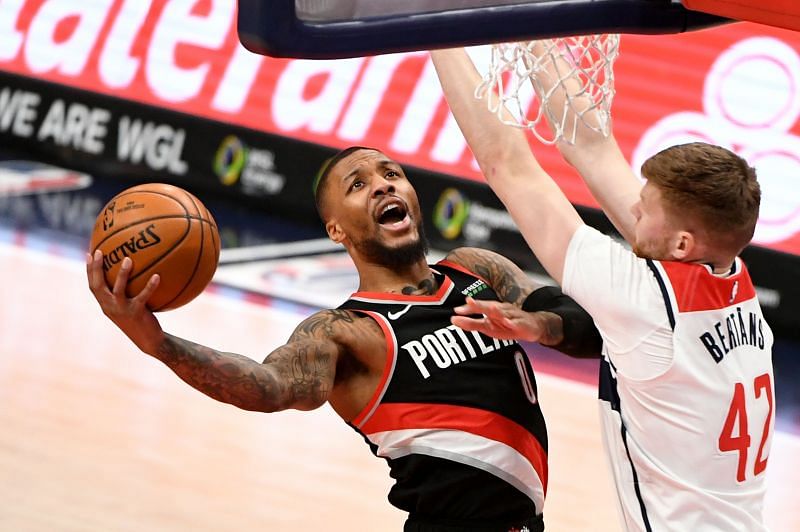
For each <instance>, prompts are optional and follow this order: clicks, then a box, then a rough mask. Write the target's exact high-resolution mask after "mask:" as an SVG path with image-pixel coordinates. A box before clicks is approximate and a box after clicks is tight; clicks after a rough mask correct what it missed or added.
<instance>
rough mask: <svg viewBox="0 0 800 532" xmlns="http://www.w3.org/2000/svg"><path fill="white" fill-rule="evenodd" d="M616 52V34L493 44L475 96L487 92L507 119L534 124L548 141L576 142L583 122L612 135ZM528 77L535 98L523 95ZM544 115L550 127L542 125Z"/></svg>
mask: <svg viewBox="0 0 800 532" xmlns="http://www.w3.org/2000/svg"><path fill="white" fill-rule="evenodd" d="M618 55H619V35H616V34H604V35H582V36H574V37H561V38H555V39H545V40H540V41H531V42H525V43H506V44H495V45H493V46H492V59H491V65H490V68H489V71H488V72H487V74H486V75H485V76H484V77H483V82H482V83H481V84H480V85H479V86H478V87H477V89H476V90H475V96H476V97H477V98H484V97H485V98H486V100H487V103H488V106H489V109H490V110H491V111H492V112H493V113H495V114H497V116H498V117H499V118H500V120H502V121H503V122H504V123H506V124H509V125H512V126H517V127H524V128H528V129H530V130H531V131H532V132H533V134H534V135H535V136H536V138H538V139H539V140H540V141H541V142H543V143H545V144H555V143H556V142H558V141H559V140H565V141H566V142H569V143H574V142H575V135H576V133H577V131H578V126H579V125H581V124H582V125H585V126H587V127H589V128H591V129H592V130H594V131H598V132H600V133H602V134H603V135H605V136H608V134H609V131H610V125H611V102H612V100H613V99H614V70H613V66H614V61H615V60H616V58H617V56H618ZM529 81H530V83H531V84H532V85H533V89H534V91H535V93H536V98H534V99H533V100H531V99H530V98H527V97H525V96H523V95H524V93H525V91H524V90H523V89H524V86H525V84H526V83H527V82H529ZM504 108H506V109H508V110H509V111H510V112H511V113H512V114H513V115H515V116H514V118H513V119H510V118H507V114H506V113H505V112H504ZM543 118H544V119H546V121H547V122H549V126H550V127H547V124H544V125H541V123H542V119H543Z"/></svg>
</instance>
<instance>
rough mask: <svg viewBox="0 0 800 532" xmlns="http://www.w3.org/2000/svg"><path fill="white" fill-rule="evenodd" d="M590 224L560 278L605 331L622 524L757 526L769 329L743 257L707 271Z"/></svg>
mask: <svg viewBox="0 0 800 532" xmlns="http://www.w3.org/2000/svg"><path fill="white" fill-rule="evenodd" d="M594 233H595V232H594V231H591V232H590V231H587V230H580V231H579V234H576V239H573V242H572V244H571V245H570V253H569V254H568V257H567V265H566V266H565V275H564V277H565V279H564V288H565V292H566V293H568V294H570V295H572V297H574V298H575V299H576V300H577V301H578V302H579V303H581V305H584V303H585V302H587V301H588V303H587V304H586V305H584V306H585V307H586V308H587V310H588V311H589V312H590V314H592V316H593V317H595V319H596V321H597V324H598V328H599V329H600V331H601V333H602V334H603V337H604V340H605V346H604V354H605V359H604V360H603V361H602V363H601V377H600V410H601V418H602V425H603V430H604V443H605V446H606V450H607V452H608V455H609V458H610V463H611V468H612V473H613V476H614V481H615V484H616V487H617V493H618V497H619V504H620V510H621V513H622V518H623V522H624V524H625V527H626V529H627V530H643V531H645V530H646V531H650V530H653V531H663V530H677V531H692V532H700V531H709V532H710V531H726V532H727V531H742V532H756V531H760V530H766V528H765V527H764V524H763V519H762V513H763V501H764V491H765V482H764V480H765V469H766V465H767V461H768V458H769V450H770V443H771V436H772V431H773V426H774V414H775V402H774V386H773V373H772V356H771V353H772V333H771V331H770V329H769V327H768V325H767V323H766V322H765V321H764V318H763V315H762V313H761V309H760V307H759V304H758V300H757V298H756V293H755V289H754V287H753V284H752V282H751V280H750V276H749V275H748V273H747V270H746V268H745V267H744V264H743V263H742V262H741V261H740V260H739V259H737V260H736V262H735V266H734V269H733V271H732V273H731V274H729V275H728V276H726V277H718V276H715V275H714V274H713V273H712V272H711V271H710V269H709V268H708V267H706V266H703V265H697V264H685V263H675V262H658V261H646V260H643V259H639V258H637V257H635V255H633V254H632V253H631V252H630V251H628V250H626V249H624V248H622V247H621V246H620V245H619V244H616V243H614V242H613V241H611V240H610V239H608V237H604V236H603V235H599V233H597V234H594ZM598 235H599V236H598ZM587 258H588V259H589V261H590V262H591V264H585V263H584V261H587ZM601 283H607V284H605V287H604V288H594V287H597V286H598V285H599V284H601ZM609 287H613V289H614V291H615V293H616V296H614V295H613V294H609V293H608V292H607V291H608V289H609ZM609 297H612V298H614V299H615V300H614V302H613V303H608V301H609V299H602V298H609ZM658 304H660V308H659V307H658ZM604 308H605V309H606V314H605V315H603V309H604ZM626 309H627V311H626Z"/></svg>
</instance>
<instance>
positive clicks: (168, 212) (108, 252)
mask: <svg viewBox="0 0 800 532" xmlns="http://www.w3.org/2000/svg"><path fill="white" fill-rule="evenodd" d="M97 249H99V250H100V251H101V252H102V253H103V272H104V274H105V279H106V283H107V284H108V286H109V287H113V286H114V281H115V280H116V278H117V274H118V273H119V270H120V266H121V265H122V259H124V258H125V257H130V258H131V260H132V261H133V268H132V269H131V272H130V277H129V279H128V286H127V289H126V293H127V295H128V297H133V296H135V295H136V294H138V293H139V292H141V291H142V289H143V288H144V287H145V285H146V284H147V281H148V280H149V279H150V277H151V276H152V275H153V274H155V273H157V274H158V275H159V276H160V277H161V279H160V282H159V285H158V288H157V289H156V291H155V293H154V294H153V296H152V297H151V298H150V300H149V301H148V304H147V306H148V308H150V310H152V311H154V312H157V311H162V310H171V309H175V308H178V307H180V306H182V305H185V304H186V303H188V302H189V301H191V300H192V299H194V298H195V297H197V296H198V295H199V294H200V292H202V291H203V290H204V289H205V287H206V286H208V283H209V282H211V278H212V277H213V276H214V272H215V271H216V269H217V264H218V262H219V250H220V242H219V231H218V230H217V224H216V222H215V221H214V218H213V217H212V216H211V213H210V212H208V209H206V208H205V206H204V205H203V204H202V203H201V202H200V200H198V199H197V198H196V197H195V196H193V195H192V194H190V193H189V192H187V191H185V190H183V189H181V188H178V187H175V186H172V185H166V184H161V183H150V184H145V185H139V186H135V187H131V188H129V189H127V190H124V191H122V192H120V193H119V194H117V195H116V196H114V197H113V198H111V200H110V201H109V202H108V203H107V204H106V206H105V207H104V208H103V210H102V211H101V212H100V214H99V215H98V216H97V220H96V221H95V224H94V230H93V232H92V238H91V243H90V247H89V251H90V253H92V254H94V252H95V250H97Z"/></svg>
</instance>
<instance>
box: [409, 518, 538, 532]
mask: <svg viewBox="0 0 800 532" xmlns="http://www.w3.org/2000/svg"><path fill="white" fill-rule="evenodd" d="M543 531H544V520H543V519H542V516H541V515H537V516H535V517H529V518H527V519H520V520H514V521H511V522H507V523H480V522H478V523H474V522H473V523H469V522H467V523H455V522H451V521H436V522H434V521H428V520H425V521H421V520H417V519H412V518H409V519H408V520H407V521H406V524H405V526H404V527H403V532H543Z"/></svg>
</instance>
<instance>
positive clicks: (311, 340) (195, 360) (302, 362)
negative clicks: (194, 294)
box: [149, 310, 351, 412]
mask: <svg viewBox="0 0 800 532" xmlns="http://www.w3.org/2000/svg"><path fill="white" fill-rule="evenodd" d="M342 314H346V315H349V313H347V312H345V311H335V310H330V311H322V312H318V313H316V314H314V315H313V316H311V317H310V318H308V319H306V320H305V321H303V322H302V323H301V324H300V325H299V326H298V327H297V329H295V331H294V333H292V336H291V338H290V339H289V341H288V342H287V343H286V344H285V345H283V346H281V347H279V348H277V349H276V350H274V351H273V352H272V353H270V354H269V355H267V357H266V358H265V359H264V362H263V363H259V362H257V361H255V360H252V359H250V358H248V357H246V356H242V355H237V354H235V353H224V352H221V351H217V350H215V349H211V348H210V347H206V346H203V345H199V344H196V343H193V342H190V341H188V340H184V339H182V338H178V337H175V336H172V335H169V334H165V335H164V340H163V341H162V342H161V344H160V345H159V346H158V348H157V349H156V350H155V352H153V353H149V354H151V355H152V356H154V357H155V358H157V359H159V360H161V361H162V362H163V363H164V364H166V365H167V366H169V368H170V369H171V370H172V371H174V372H175V374H176V375H178V376H179V377H180V378H181V379H183V380H184V381H185V382H186V383H187V384H189V385H190V386H192V387H193V388H195V389H197V390H199V391H200V392H202V393H204V394H206V395H208V396H209V397H211V398H213V399H216V400H218V401H222V402H225V403H230V404H232V405H234V406H237V407H239V408H243V409H245V410H255V411H259V412H276V411H279V410H285V409H288V408H294V409H297V410H312V409H314V408H318V407H319V406H322V405H323V404H324V403H325V402H326V401H327V400H328V395H329V393H330V391H331V390H332V389H333V384H334V379H335V378H336V363H337V360H338V358H339V356H340V354H341V353H342V349H341V346H340V345H339V344H338V343H337V342H336V341H335V340H334V338H335V336H336V333H335V329H336V322H337V321H339V320H342V319H351V318H350V317H349V316H342Z"/></svg>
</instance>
